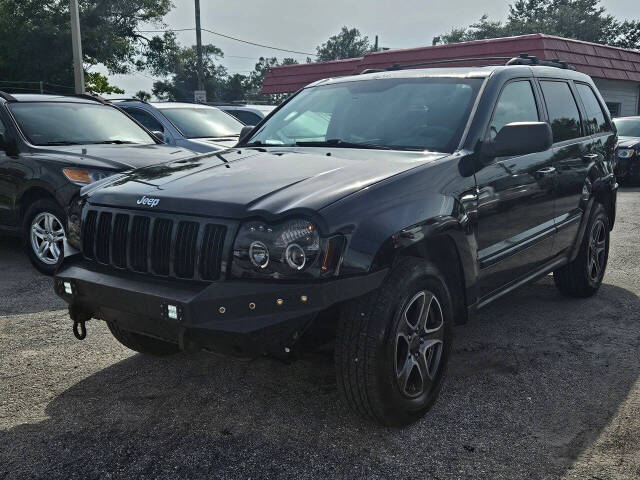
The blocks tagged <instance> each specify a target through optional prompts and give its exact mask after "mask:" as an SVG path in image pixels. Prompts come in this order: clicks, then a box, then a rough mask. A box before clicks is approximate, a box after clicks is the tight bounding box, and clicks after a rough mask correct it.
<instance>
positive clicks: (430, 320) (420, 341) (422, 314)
mask: <svg viewBox="0 0 640 480" xmlns="http://www.w3.org/2000/svg"><path fill="white" fill-rule="evenodd" d="M443 341H444V317H443V314H442V307H441V306H440V302H438V299H437V298H436V296H435V295H434V294H433V293H431V292H429V291H427V290H422V291H420V292H418V293H416V294H415V295H414V296H413V297H411V299H410V300H409V301H408V302H407V303H406V305H405V306H404V308H403V310H402V313H401V318H400V323H399V325H398V330H397V334H396V344H395V373H396V379H397V382H398V387H399V388H400V391H401V392H402V394H403V395H405V396H407V397H409V398H416V397H419V396H420V395H422V394H423V393H425V392H427V391H428V390H429V389H430V387H431V384H432V383H433V381H434V379H435V377H436V375H437V373H438V369H439V368H440V363H441V359H442V351H443V345H444V344H443Z"/></svg>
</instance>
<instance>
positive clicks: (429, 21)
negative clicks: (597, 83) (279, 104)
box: [100, 0, 640, 95]
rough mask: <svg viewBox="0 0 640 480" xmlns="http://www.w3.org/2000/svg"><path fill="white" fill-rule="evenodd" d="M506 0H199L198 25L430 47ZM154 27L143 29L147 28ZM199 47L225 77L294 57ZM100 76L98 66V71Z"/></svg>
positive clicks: (614, 8) (210, 39)
mask: <svg viewBox="0 0 640 480" xmlns="http://www.w3.org/2000/svg"><path fill="white" fill-rule="evenodd" d="M173 3H174V5H175V7H174V9H173V10H172V11H171V12H170V13H169V14H168V15H167V16H166V17H165V22H166V24H167V28H173V29H180V28H193V27H194V26H195V13H194V12H195V10H194V1H193V0H173ZM509 3H510V1H508V0H481V1H479V0H368V1H366V2H364V1H362V0H360V1H355V0H353V1H346V0H343V1H340V0H323V1H313V2H309V1H307V0H271V1H261V0H242V1H237V0H236V1H235V2H229V1H222V0H200V10H201V23H202V28H207V29H209V30H214V31H216V32H219V33H223V34H225V35H230V36H233V37H237V38H241V39H244V40H248V41H251V42H255V43H261V44H265V45H270V46H274V47H279V48H284V49H288V50H296V51H300V52H309V53H315V47H316V46H317V45H320V44H321V43H323V42H325V41H326V40H327V39H328V38H329V37H330V36H332V35H334V34H336V33H337V32H339V31H340V28H341V27H342V26H343V25H344V26H348V27H349V28H352V27H356V28H358V29H359V30H360V32H361V33H362V34H363V35H367V36H368V37H369V38H370V39H371V40H373V38H374V37H375V36H376V35H378V37H379V45H380V46H381V47H389V48H412V47H419V46H425V45H431V41H432V39H433V37H434V36H436V35H438V34H441V33H446V32H448V31H449V30H451V28H453V27H463V26H467V25H469V24H470V23H473V22H475V21H476V20H478V19H479V18H480V16H481V15H483V14H485V13H486V14H488V15H489V17H490V18H491V19H501V20H503V19H505V18H506V16H507V14H508V11H509V7H508V5H509ZM602 5H603V6H604V7H605V8H606V9H607V10H608V12H609V13H611V14H613V15H614V16H616V17H618V18H621V19H625V18H627V19H640V0H603V1H602ZM153 28H154V26H152V25H150V26H149V29H153ZM177 35H178V39H179V40H180V42H181V43H183V44H185V45H194V44H195V31H188V32H178V33H177ZM202 41H203V43H212V44H214V45H216V46H217V47H219V48H221V49H222V51H223V52H224V54H225V56H224V58H223V59H221V63H222V64H223V65H224V66H225V67H227V69H228V71H229V72H230V73H242V74H248V73H249V72H250V71H251V70H253V67H254V65H255V63H256V61H257V59H258V58H259V57H261V56H269V57H271V56H276V57H278V58H280V59H281V58H283V57H286V56H291V57H294V58H297V59H298V60H299V61H301V62H304V61H305V59H306V55H296V54H289V53H284V52H279V51H276V50H270V49H267V48H263V47H257V46H252V45H247V44H243V43H239V42H236V41H233V40H229V39H226V38H222V37H219V36H216V35H213V34H210V33H207V32H202ZM100 71H102V72H103V73H107V72H106V70H105V69H100ZM109 78H110V81H111V83H113V84H115V85H118V86H119V87H121V88H123V89H124V90H125V91H126V94H127V95H133V94H134V93H135V92H137V91H138V90H146V91H149V92H150V91H151V86H152V84H153V81H154V79H153V78H152V77H151V76H150V75H149V74H148V73H147V72H143V73H136V74H134V75H109Z"/></svg>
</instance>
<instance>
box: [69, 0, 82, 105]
mask: <svg viewBox="0 0 640 480" xmlns="http://www.w3.org/2000/svg"><path fill="white" fill-rule="evenodd" d="M69 11H70V12H71V43H72V44H73V74H74V79H75V86H76V93H84V70H83V69H82V38H81V37H80V14H79V12H78V0H69Z"/></svg>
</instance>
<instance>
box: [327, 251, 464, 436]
mask: <svg viewBox="0 0 640 480" xmlns="http://www.w3.org/2000/svg"><path fill="white" fill-rule="evenodd" d="M452 312H453V308H452V301H451V297H450V294H449V290H448V288H447V285H446V283H445V280H444V277H443V276H442V274H441V273H440V272H439V271H438V270H437V268H435V266H433V265H432V264H430V263H428V262H426V261H424V260H422V259H417V258H405V259H402V260H401V261H400V262H399V263H398V264H397V265H396V266H395V267H394V268H393V270H392V271H391V273H390V274H389V276H388V278H387V279H386V281H385V283H384V284H383V285H382V286H381V287H380V288H379V289H378V290H376V291H374V292H372V293H370V294H367V295H365V296H363V297H360V298H358V299H355V300H352V301H350V302H349V303H347V304H346V305H345V306H344V308H343V309H342V311H341V315H340V320H339V325H338V335H337V337H338V338H337V342H336V350H335V357H336V358H335V359H336V362H335V363H336V374H337V379H338V386H339V389H340V390H341V392H342V394H343V396H344V398H345V399H346V401H347V403H348V405H349V406H350V407H351V408H352V409H353V410H354V411H355V412H357V413H359V414H360V415H362V416H364V417H366V418H368V419H371V420H373V421H376V422H378V423H381V424H383V425H388V426H403V425H408V424H410V423H413V422H415V421H417V420H419V419H420V418H421V417H422V416H423V415H424V414H425V413H426V412H427V411H428V410H429V409H430V408H431V406H432V405H433V404H434V402H435V401H436V399H437V397H438V394H439V393H440V389H441V387H442V381H443V378H444V374H445V371H446V366H447V361H448V359H449V354H450V351H451V343H452V333H453V332H452V323H453V322H452Z"/></svg>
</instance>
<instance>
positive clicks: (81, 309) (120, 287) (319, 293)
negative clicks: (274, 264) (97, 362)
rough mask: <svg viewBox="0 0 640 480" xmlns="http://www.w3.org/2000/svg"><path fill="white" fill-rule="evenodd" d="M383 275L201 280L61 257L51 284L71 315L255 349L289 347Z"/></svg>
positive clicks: (244, 351) (210, 345)
mask: <svg viewBox="0 0 640 480" xmlns="http://www.w3.org/2000/svg"><path fill="white" fill-rule="evenodd" d="M386 273H387V271H386V270H381V271H378V272H376V273H372V274H369V275H365V276H358V277H352V278H344V279H336V280H331V281H325V282H316V283H310V282H295V283H293V282H286V283H284V282H263V281H247V280H239V281H237V280H233V281H221V282H214V283H208V284H203V283H188V282H179V281H175V280H174V281H171V280H165V279H158V278H152V277H148V276H143V275H137V274H131V273H126V272H122V273H121V272H117V271H114V270H113V269H109V268H102V267H100V266H98V265H95V264H93V263H91V262H87V261H85V260H83V259H82V258H81V257H80V256H79V255H75V256H72V257H67V258H66V259H65V261H64V263H63V264H62V266H61V267H60V269H59V270H58V273H57V274H56V276H55V282H54V284H55V290H56V293H57V294H58V295H59V296H60V297H62V298H63V299H64V300H65V301H66V302H67V303H69V311H70V314H71V316H72V319H73V320H77V319H81V318H99V319H102V320H107V321H112V322H116V323H117V324H118V325H119V326H120V327H121V328H123V329H125V330H130V331H133V332H137V333H141V334H144V335H148V336H151V337H156V338H160V339H163V340H167V341H170V342H174V343H178V344H179V345H180V347H181V348H183V349H192V348H205V349H209V350H215V351H220V352H223V353H230V354H234V353H235V354H241V355H256V354H261V353H273V354H278V353H282V352H285V351H288V349H290V348H292V346H293V345H294V344H295V342H296V340H297V339H298V338H299V337H300V335H301V334H302V333H303V331H304V330H305V329H306V328H307V326H308V325H309V324H310V323H311V322H312V321H313V319H314V318H315V316H316V314H317V313H318V312H320V311H322V310H324V309H326V308H328V307H330V306H331V305H334V304H336V303H338V302H341V301H344V300H348V299H351V298H355V297H358V296H360V295H363V294H365V293H367V292H370V291H372V290H374V289H376V288H378V287H379V286H380V285H381V284H382V281H383V280H384V278H385V276H386ZM69 290H70V291H71V293H69Z"/></svg>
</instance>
